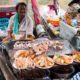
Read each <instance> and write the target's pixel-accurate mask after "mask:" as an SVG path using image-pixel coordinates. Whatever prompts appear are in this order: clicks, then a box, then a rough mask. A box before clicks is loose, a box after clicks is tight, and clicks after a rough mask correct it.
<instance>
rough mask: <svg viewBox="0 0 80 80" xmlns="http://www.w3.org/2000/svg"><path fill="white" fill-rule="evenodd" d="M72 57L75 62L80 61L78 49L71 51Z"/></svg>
mask: <svg viewBox="0 0 80 80" xmlns="http://www.w3.org/2000/svg"><path fill="white" fill-rule="evenodd" d="M73 59H74V61H75V62H78V63H80V52H79V51H75V52H73Z"/></svg>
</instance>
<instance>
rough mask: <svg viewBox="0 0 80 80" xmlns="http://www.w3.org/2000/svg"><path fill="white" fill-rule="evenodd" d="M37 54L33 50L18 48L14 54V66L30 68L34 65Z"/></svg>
mask: <svg viewBox="0 0 80 80" xmlns="http://www.w3.org/2000/svg"><path fill="white" fill-rule="evenodd" d="M34 57H35V54H33V51H32V50H17V51H16V52H15V54H14V56H13V58H14V61H13V67H14V68H16V69H28V68H31V67H32V68H33V67H34V62H33V60H32V59H34Z"/></svg>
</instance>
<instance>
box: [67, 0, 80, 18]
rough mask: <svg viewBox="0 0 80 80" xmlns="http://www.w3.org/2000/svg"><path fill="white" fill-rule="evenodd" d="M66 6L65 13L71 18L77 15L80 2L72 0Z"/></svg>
mask: <svg viewBox="0 0 80 80" xmlns="http://www.w3.org/2000/svg"><path fill="white" fill-rule="evenodd" d="M68 6H69V8H68V9H67V13H69V14H70V15H72V17H75V16H76V14H77V13H78V9H80V0H72V1H71V2H70V3H69V4H68Z"/></svg>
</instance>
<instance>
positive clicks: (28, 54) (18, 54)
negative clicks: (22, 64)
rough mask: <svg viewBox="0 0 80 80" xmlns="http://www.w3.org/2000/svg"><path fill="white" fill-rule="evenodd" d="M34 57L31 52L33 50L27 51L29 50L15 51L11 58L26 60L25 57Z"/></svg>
mask: <svg viewBox="0 0 80 80" xmlns="http://www.w3.org/2000/svg"><path fill="white" fill-rule="evenodd" d="M32 56H33V57H35V54H34V52H33V50H31V49H29V50H17V51H16V52H15V53H14V56H13V58H14V59H16V58H19V57H23V58H27V57H31V58H33V57H32Z"/></svg>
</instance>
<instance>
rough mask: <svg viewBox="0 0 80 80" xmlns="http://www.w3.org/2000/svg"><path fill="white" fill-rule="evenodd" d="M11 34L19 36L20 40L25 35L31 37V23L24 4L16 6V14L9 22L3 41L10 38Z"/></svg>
mask: <svg viewBox="0 0 80 80" xmlns="http://www.w3.org/2000/svg"><path fill="white" fill-rule="evenodd" d="M12 34H21V35H22V36H21V39H22V38H25V37H26V36H27V35H31V36H33V22H32V19H31V18H30V16H28V15H27V5H26V4H25V3H24V2H20V3H18V4H17V5H16V14H15V15H13V16H12V17H11V18H10V20H9V25H8V36H7V37H6V38H5V39H3V41H4V40H8V39H9V38H12Z"/></svg>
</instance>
